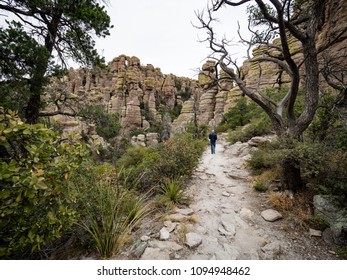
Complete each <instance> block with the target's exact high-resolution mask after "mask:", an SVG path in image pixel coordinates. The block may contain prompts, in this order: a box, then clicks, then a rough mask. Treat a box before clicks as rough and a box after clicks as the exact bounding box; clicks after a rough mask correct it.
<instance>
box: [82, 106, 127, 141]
mask: <svg viewBox="0 0 347 280" xmlns="http://www.w3.org/2000/svg"><path fill="white" fill-rule="evenodd" d="M80 115H81V116H82V118H83V119H84V120H86V121H91V122H93V123H95V125H96V129H95V130H96V133H97V134H98V135H99V136H101V137H103V138H104V139H105V140H107V141H109V140H111V139H112V138H114V137H116V136H117V135H118V133H119V131H120V129H121V125H120V118H119V114H118V113H107V112H105V109H104V107H103V106H102V105H87V106H86V107H84V108H83V109H82V110H81V112H80Z"/></svg>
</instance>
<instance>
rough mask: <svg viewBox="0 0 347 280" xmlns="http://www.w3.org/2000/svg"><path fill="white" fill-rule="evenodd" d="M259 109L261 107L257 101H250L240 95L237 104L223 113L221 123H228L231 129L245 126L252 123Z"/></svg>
mask: <svg viewBox="0 0 347 280" xmlns="http://www.w3.org/2000/svg"><path fill="white" fill-rule="evenodd" d="M259 111H260V110H259V107H258V106H257V105H256V104H255V103H253V102H248V101H247V99H246V98H245V97H240V98H239V99H238V100H237V102H236V104H235V106H234V107H232V108H230V109H229V111H228V112H226V113H225V114H224V115H223V119H222V121H221V124H222V125H227V126H228V127H229V128H230V129H235V128H236V127H239V126H244V125H246V124H248V123H250V121H251V119H252V118H254V117H255V116H256V115H258V113H259Z"/></svg>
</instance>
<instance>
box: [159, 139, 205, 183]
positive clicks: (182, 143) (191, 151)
mask: <svg viewBox="0 0 347 280" xmlns="http://www.w3.org/2000/svg"><path fill="white" fill-rule="evenodd" d="M204 149H205V142H204V141H203V140H196V139H195V140H194V139H193V137H192V136H191V135H189V134H184V135H178V136H175V137H173V138H170V139H169V140H167V141H166V142H165V143H163V144H162V145H161V146H159V147H158V152H159V154H160V157H159V158H158V161H157V162H156V165H155V169H154V170H155V172H157V174H160V176H161V177H162V178H169V179H174V178H179V177H185V176H190V175H191V174H192V172H193V170H194V169H195V167H196V166H197V164H198V162H199V159H200V156H201V154H202V152H203V151H204Z"/></svg>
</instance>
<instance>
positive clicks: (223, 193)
mask: <svg viewBox="0 0 347 280" xmlns="http://www.w3.org/2000/svg"><path fill="white" fill-rule="evenodd" d="M222 196H225V197H229V196H230V194H229V193H228V192H222Z"/></svg>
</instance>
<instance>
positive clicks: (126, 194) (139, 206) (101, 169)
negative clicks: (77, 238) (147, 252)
mask: <svg viewBox="0 0 347 280" xmlns="http://www.w3.org/2000/svg"><path fill="white" fill-rule="evenodd" d="M94 174H95V176H94V178H95V179H96V181H97V182H96V184H95V185H90V186H89V188H86V189H83V190H82V193H81V201H80V207H81V209H83V210H82V213H83V215H82V216H81V218H80V219H81V220H82V222H81V223H80V224H81V226H82V227H83V228H84V229H85V230H86V232H87V233H89V235H90V237H91V238H92V240H93V244H94V246H95V248H96V250H97V251H98V253H99V254H100V256H101V258H109V257H111V256H112V255H113V254H114V253H116V252H117V251H118V250H119V249H120V247H121V246H122V244H123V241H124V239H125V237H126V236H127V235H128V234H129V233H130V232H131V230H132V229H133V228H134V227H135V226H136V225H137V224H138V222H139V221H140V220H141V219H142V218H144V217H145V216H146V215H147V214H148V212H149V208H148V206H147V205H146V203H145V197H144V196H139V195H137V194H136V193H134V192H132V191H129V189H128V188H127V187H126V186H123V185H122V184H120V182H119V177H118V174H117V171H116V170H115V168H114V167H112V166H110V165H108V164H104V165H101V166H98V167H96V168H95V169H94Z"/></svg>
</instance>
